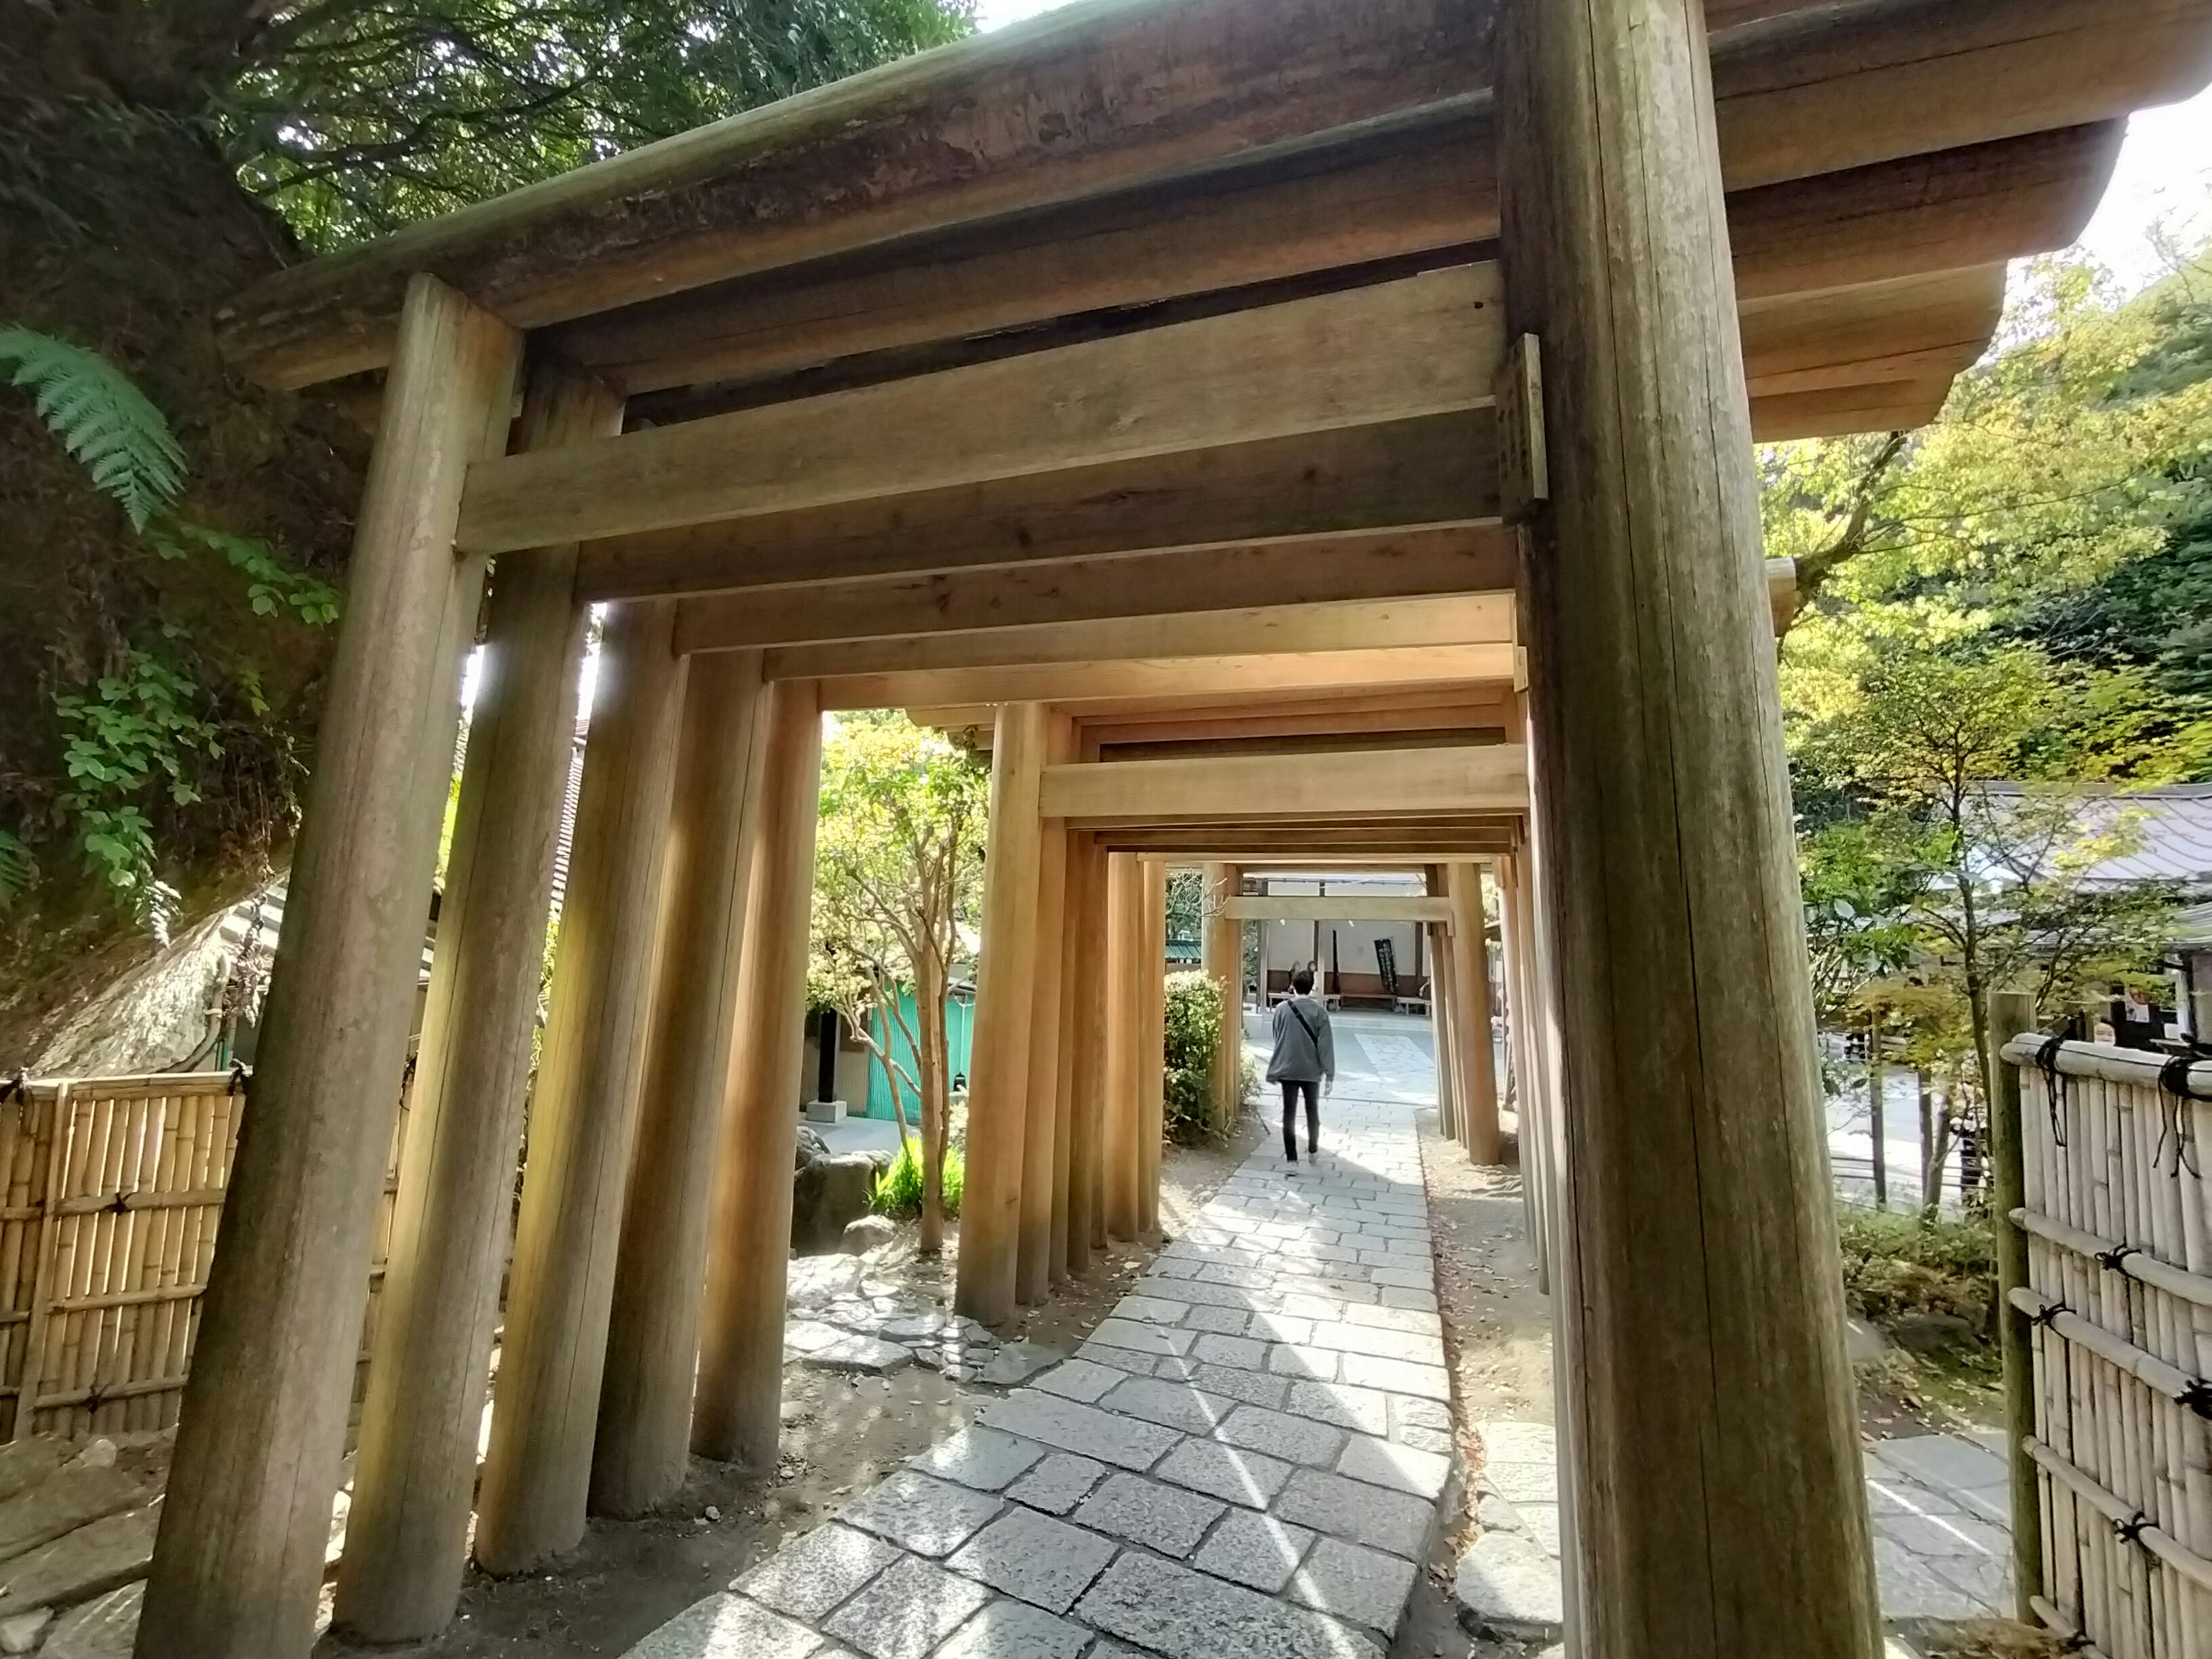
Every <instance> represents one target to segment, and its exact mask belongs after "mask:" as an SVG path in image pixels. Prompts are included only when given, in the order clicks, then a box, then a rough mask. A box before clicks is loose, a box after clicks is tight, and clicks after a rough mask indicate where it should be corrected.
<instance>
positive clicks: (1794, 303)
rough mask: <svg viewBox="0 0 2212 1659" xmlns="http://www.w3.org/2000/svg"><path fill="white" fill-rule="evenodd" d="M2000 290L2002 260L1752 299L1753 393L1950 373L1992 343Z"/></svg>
mask: <svg viewBox="0 0 2212 1659" xmlns="http://www.w3.org/2000/svg"><path fill="white" fill-rule="evenodd" d="M2004 297H2005V268H2004V267H2003V266H2002V265H1983V266H1979V267H1977V268H1975V269H1972V270H1945V271H1937V272H1935V273H1933V274H1932V275H1929V276H1908V277H1902V278H1899V279H1897V280H1895V281H1893V282H1887V283H1867V284H1865V285H1863V286H1861V287H1857V288H1847V289H1831V290H1828V291H1826V292H1824V293H1819V294H1797V295H1790V296H1788V297H1787V298H1784V299H1775V300H1754V301H1747V302H1745V303H1744V305H1743V306H1742V307H1741V313H1740V314H1741V319H1742V321H1741V326H1742V331H1743V356H1744V365H1745V368H1744V373H1745V380H1746V383H1747V386H1748V387H1749V389H1750V392H1751V395H1752V396H1753V398H1765V397H1771V396H1772V395H1774V394H1776V393H1778V392H1820V391H1828V390H1832V389H1834V388H1836V387H1840V386H1863V385H1866V384H1868V383H1869V382H1873V381H1879V380H1932V379H1934V378H1935V377H1936V376H1937V375H1953V374H1958V373H1959V372H1960V370H1962V369H1964V368H1968V367H1970V366H1971V365H1972V363H1973V362H1974V360H1975V359H1976V358H1978V357H1979V356H1981V355H1982V353H1983V351H1984V350H1985V349H1987V348H1988V346H1989V343H1990V336H1991V335H1992V334H1994V333H1995V332H1996V325H1997V319H1999V318H2000V317H2001V316H2002V314H2003V313H2004Z"/></svg>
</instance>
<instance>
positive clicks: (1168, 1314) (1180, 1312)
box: [1112, 1296, 1190, 1325]
mask: <svg viewBox="0 0 2212 1659" xmlns="http://www.w3.org/2000/svg"><path fill="white" fill-rule="evenodd" d="M1189 1311H1190V1304H1188V1302H1169V1301H1165V1300H1164V1299H1162V1298H1161V1297H1157V1296H1125V1297H1122V1298H1121V1300H1120V1301H1119V1302H1117V1303H1115V1304H1114V1311H1113V1314H1112V1317H1113V1318H1115V1319H1132V1320H1135V1321H1136V1322H1139V1324H1152V1325H1172V1324H1174V1323H1175V1322H1176V1321H1177V1320H1179V1319H1181V1318H1182V1316H1184V1315H1185V1314H1187V1313H1188V1312H1189Z"/></svg>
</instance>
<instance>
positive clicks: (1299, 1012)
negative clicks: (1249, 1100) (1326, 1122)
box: [1267, 967, 1336, 1175]
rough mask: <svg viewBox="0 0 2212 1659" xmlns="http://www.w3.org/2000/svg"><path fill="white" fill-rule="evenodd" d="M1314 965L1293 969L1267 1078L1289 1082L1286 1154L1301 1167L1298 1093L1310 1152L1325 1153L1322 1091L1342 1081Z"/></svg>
mask: <svg viewBox="0 0 2212 1659" xmlns="http://www.w3.org/2000/svg"><path fill="white" fill-rule="evenodd" d="M1313 987H1314V975H1313V969H1311V968H1310V967H1298V968H1293V969H1291V994H1290V995H1289V996H1288V997H1287V998H1285V1000H1283V1001H1281V1002H1279V1003H1277V1004H1276V1005H1275V1013H1274V1031H1275V1052H1274V1053H1273V1054H1272V1055H1270V1056H1269V1057H1268V1060H1267V1081H1268V1082H1270V1083H1279V1084H1281V1085H1283V1158H1284V1160H1285V1162H1286V1163H1287V1164H1289V1165H1290V1172H1291V1174H1292V1175H1296V1174H1297V1172H1298V1097H1299V1096H1300V1095H1301V1094H1304V1097H1305V1102H1306V1156H1307V1157H1308V1158H1318V1157H1320V1156H1321V1097H1322V1094H1323V1093H1325V1092H1326V1091H1327V1090H1328V1086H1329V1085H1333V1084H1334V1082H1335V1081H1336V1036H1335V1034H1334V1032H1333V1031H1331V1030H1329V1027H1328V1009H1327V1008H1325V1007H1323V1006H1322V1005H1321V1003H1320V1001H1319V1000H1317V999H1316V997H1315V996H1314V994H1313Z"/></svg>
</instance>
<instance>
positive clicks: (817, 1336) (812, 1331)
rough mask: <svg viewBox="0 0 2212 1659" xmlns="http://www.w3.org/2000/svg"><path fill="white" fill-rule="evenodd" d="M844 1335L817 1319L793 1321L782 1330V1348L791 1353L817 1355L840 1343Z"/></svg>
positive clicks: (832, 1326)
mask: <svg viewBox="0 0 2212 1659" xmlns="http://www.w3.org/2000/svg"><path fill="white" fill-rule="evenodd" d="M845 1336H846V1333H845V1332H843V1331H842V1330H839V1329H838V1328H837V1327H836V1326H835V1325H825V1324H823V1322H821V1321H820V1320H818V1319H794V1320H792V1321H791V1322H789V1323H787V1324H786V1325H785V1326H784V1328H783V1346H784V1347H785V1348H786V1349H787V1350H788V1351H789V1352H793V1353H819V1352H822V1350H823V1349H824V1348H827V1347H829V1346H833V1345H835V1344H836V1343H839V1342H842V1341H843V1340H845Z"/></svg>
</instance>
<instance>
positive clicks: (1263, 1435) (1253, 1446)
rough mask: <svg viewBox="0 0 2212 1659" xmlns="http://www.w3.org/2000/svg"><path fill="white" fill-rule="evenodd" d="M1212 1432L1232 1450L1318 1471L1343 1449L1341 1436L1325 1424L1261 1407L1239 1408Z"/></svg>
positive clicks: (1326, 1466)
mask: <svg viewBox="0 0 2212 1659" xmlns="http://www.w3.org/2000/svg"><path fill="white" fill-rule="evenodd" d="M1214 1432H1215V1433H1216V1435H1217V1436H1218V1437H1220V1438H1221V1439H1223V1440H1226V1441H1227V1442H1228V1443H1230V1444H1231V1445H1232V1446H1243V1447H1244V1448H1246V1449H1249V1450H1251V1451H1260V1452H1265V1453H1267V1455H1269V1456H1270V1457H1280V1458H1283V1459H1285V1460H1286V1461H1288V1462H1292V1463H1310V1464H1312V1465H1314V1466H1315V1467H1316V1468H1328V1466H1329V1465H1330V1464H1332V1463H1334V1462H1335V1461H1336V1459H1337V1456H1338V1455H1339V1454H1340V1453H1341V1452H1342V1451H1343V1449H1344V1437H1343V1435H1341V1434H1340V1433H1339V1432H1338V1431H1336V1430H1334V1429H1333V1428H1331V1427H1329V1426H1328V1425H1327V1424H1325V1423H1316V1422H1315V1421H1314V1420H1313V1419H1311V1418H1308V1417H1294V1416H1292V1415H1291V1413H1288V1412H1271V1411H1269V1410H1267V1408H1266V1407H1262V1406H1240V1407H1237V1409H1236V1410H1235V1411H1234V1412H1232V1413H1230V1416H1229V1419H1228V1421H1226V1422H1225V1423H1224V1424H1223V1425H1221V1426H1220V1427H1219V1428H1218V1429H1217V1430H1216V1431H1214Z"/></svg>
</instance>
